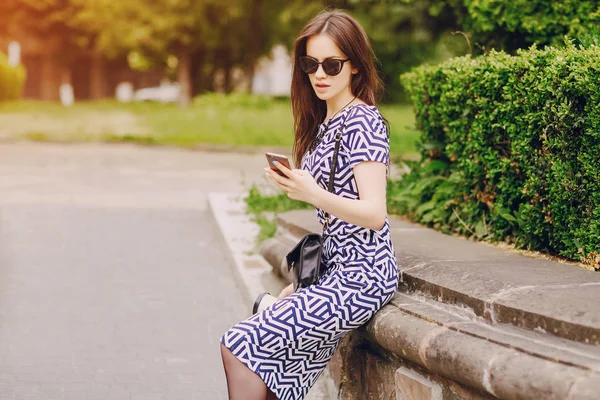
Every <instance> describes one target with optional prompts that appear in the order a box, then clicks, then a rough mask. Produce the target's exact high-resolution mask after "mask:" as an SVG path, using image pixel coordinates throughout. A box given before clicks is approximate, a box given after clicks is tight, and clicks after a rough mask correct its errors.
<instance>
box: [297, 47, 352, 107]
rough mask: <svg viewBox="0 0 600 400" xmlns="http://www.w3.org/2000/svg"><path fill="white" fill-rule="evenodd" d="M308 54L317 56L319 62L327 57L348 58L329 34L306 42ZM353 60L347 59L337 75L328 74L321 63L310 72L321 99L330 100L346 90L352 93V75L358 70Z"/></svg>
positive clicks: (313, 85)
mask: <svg viewBox="0 0 600 400" xmlns="http://www.w3.org/2000/svg"><path fill="white" fill-rule="evenodd" d="M306 55H307V56H310V57H312V58H315V59H316V60H317V61H319V62H322V61H323V60H325V59H327V58H336V59H339V60H345V59H347V58H348V56H347V55H346V54H344V53H343V52H342V51H341V50H340V48H339V47H338V46H337V44H335V42H334V41H333V40H332V39H331V38H330V37H329V36H327V35H315V36H312V37H310V38H309V39H308V40H307V42H306ZM351 62H352V61H346V62H345V63H344V64H343V66H342V70H341V71H340V73H339V74H337V75H335V76H330V75H327V74H326V73H325V71H324V70H323V65H319V67H318V69H317V71H316V72H315V73H312V74H308V76H309V78H310V83H311V85H312V87H313V89H314V91H315V93H316V95H317V97H319V99H321V100H329V99H331V98H333V97H335V96H336V95H338V94H340V93H343V92H344V91H346V90H348V91H349V93H350V90H349V86H350V80H351V77H352V75H353V74H356V73H357V72H358V69H357V68H353V67H352V64H351ZM350 94H351V93H350Z"/></svg>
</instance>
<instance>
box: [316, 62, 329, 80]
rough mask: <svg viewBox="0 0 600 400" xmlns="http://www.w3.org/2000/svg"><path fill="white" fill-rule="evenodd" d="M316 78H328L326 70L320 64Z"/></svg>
mask: <svg viewBox="0 0 600 400" xmlns="http://www.w3.org/2000/svg"><path fill="white" fill-rule="evenodd" d="M315 77H316V78H325V77H327V74H326V73H325V70H324V69H323V65H322V64H319V66H318V67H317V72H315Z"/></svg>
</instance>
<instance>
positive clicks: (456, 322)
mask: <svg viewBox="0 0 600 400" xmlns="http://www.w3.org/2000/svg"><path fill="white" fill-rule="evenodd" d="M390 223H391V227H392V235H393V240H394V247H395V250H396V253H397V259H398V264H399V269H400V274H401V282H400V285H399V291H398V293H397V294H396V295H395V297H394V299H393V300H392V301H391V302H390V303H389V304H388V305H386V306H385V307H384V308H382V309H381V311H380V312H379V313H378V314H377V315H376V316H375V317H374V318H373V319H372V320H371V321H369V323H367V325H365V326H364V327H362V328H361V329H359V330H358V332H357V334H358V335H360V336H363V337H364V338H365V340H366V341H367V342H369V343H370V344H371V345H372V346H374V347H376V348H377V347H378V348H381V349H383V350H382V351H383V352H384V353H385V352H389V354H390V357H392V358H394V357H398V359H402V360H407V361H408V362H410V363H413V364H415V365H416V366H418V367H420V368H423V369H424V370H426V371H428V372H430V373H431V374H433V375H434V376H440V377H443V378H444V379H447V380H449V381H454V382H457V383H459V384H461V385H464V386H465V387H470V388H473V389H475V390H477V391H478V392H480V393H482V394H486V395H487V396H494V397H500V398H516V397H518V398H539V397H540V396H542V398H544V399H595V398H597V393H599V392H600V346H596V345H591V344H586V343H595V344H597V343H598V336H599V335H598V333H599V332H598V326H599V325H600V306H595V305H594V304H593V301H594V299H595V298H596V297H597V296H596V297H594V296H591V293H586V292H585V290H586V289H589V290H590V291H593V290H594V289H596V292H595V294H596V295H597V294H598V293H600V286H598V285H600V274H597V273H594V272H591V271H586V270H583V269H578V268H577V267H573V266H570V265H564V264H559V263H556V262H552V261H547V260H537V259H531V258H529V257H526V256H522V255H516V254H513V253H509V252H507V251H503V250H500V249H497V248H494V247H492V246H487V245H484V244H478V243H474V242H470V241H467V240H463V239H460V238H455V237H451V236H446V235H442V234H439V233H438V232H435V231H432V230H429V229H427V228H423V227H421V226H418V225H414V224H410V223H407V222H405V221H401V220H397V219H390ZM277 224H278V226H277V236H276V238H274V239H271V242H270V244H269V245H268V246H265V247H262V248H261V253H262V254H263V255H264V256H265V257H266V258H267V259H268V260H269V261H270V263H271V265H272V266H273V269H274V270H276V271H278V272H277V273H278V274H279V275H282V276H283V277H284V278H286V275H285V272H286V271H285V267H284V259H283V258H284V257H285V254H286V251H287V250H289V248H290V247H291V246H290V243H291V244H293V243H294V240H297V239H298V238H299V237H301V236H302V235H304V234H306V233H307V232H319V229H320V226H319V225H318V224H317V223H316V221H315V220H314V214H313V213H312V212H311V211H292V212H288V213H285V214H281V215H280V216H279V217H278V220H277ZM276 242H279V244H278V245H277V244H276ZM432 249H434V251H432ZM282 271H283V272H284V273H283V274H282ZM556 290H558V291H562V292H561V296H560V298H559V299H558V300H557V299H556V297H553V296H554V293H556ZM548 291H550V294H549V293H548ZM566 293H571V294H570V295H569V296H568V295H566ZM586 296H588V297H587V298H586ZM586 300H587V301H586ZM549 327H550V328H551V329H547V328H549ZM549 333H551V334H549ZM573 339H575V340H578V341H575V340H573ZM376 353H378V352H377V351H376ZM367 356H368V354H367ZM368 357H370V356H368ZM374 386H379V387H387V389H388V390H389V386H390V385H389V384H388V385H387V386H386V385H385V384H383V383H382V384H380V385H374ZM515 396H516V397H515ZM373 398H375V397H373Z"/></svg>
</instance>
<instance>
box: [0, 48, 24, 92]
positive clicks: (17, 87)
mask: <svg viewBox="0 0 600 400" xmlns="http://www.w3.org/2000/svg"><path fill="white" fill-rule="evenodd" d="M24 83H25V68H24V67H23V66H22V65H19V66H17V67H11V66H10V65H9V64H8V58H7V57H6V55H5V54H4V53H2V52H0V101H6V100H14V99H17V98H19V97H20V96H21V91H22V90H23V84H24Z"/></svg>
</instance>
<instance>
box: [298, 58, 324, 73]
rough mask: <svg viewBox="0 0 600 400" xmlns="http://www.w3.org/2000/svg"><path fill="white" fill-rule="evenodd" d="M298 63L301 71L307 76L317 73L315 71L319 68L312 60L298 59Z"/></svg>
mask: <svg viewBox="0 0 600 400" xmlns="http://www.w3.org/2000/svg"><path fill="white" fill-rule="evenodd" d="M299 61H300V68H302V71H304V72H306V73H307V74H313V73H315V72H317V69H318V68H319V64H318V63H317V62H316V61H315V60H314V59H312V58H309V57H300V60H299Z"/></svg>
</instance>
